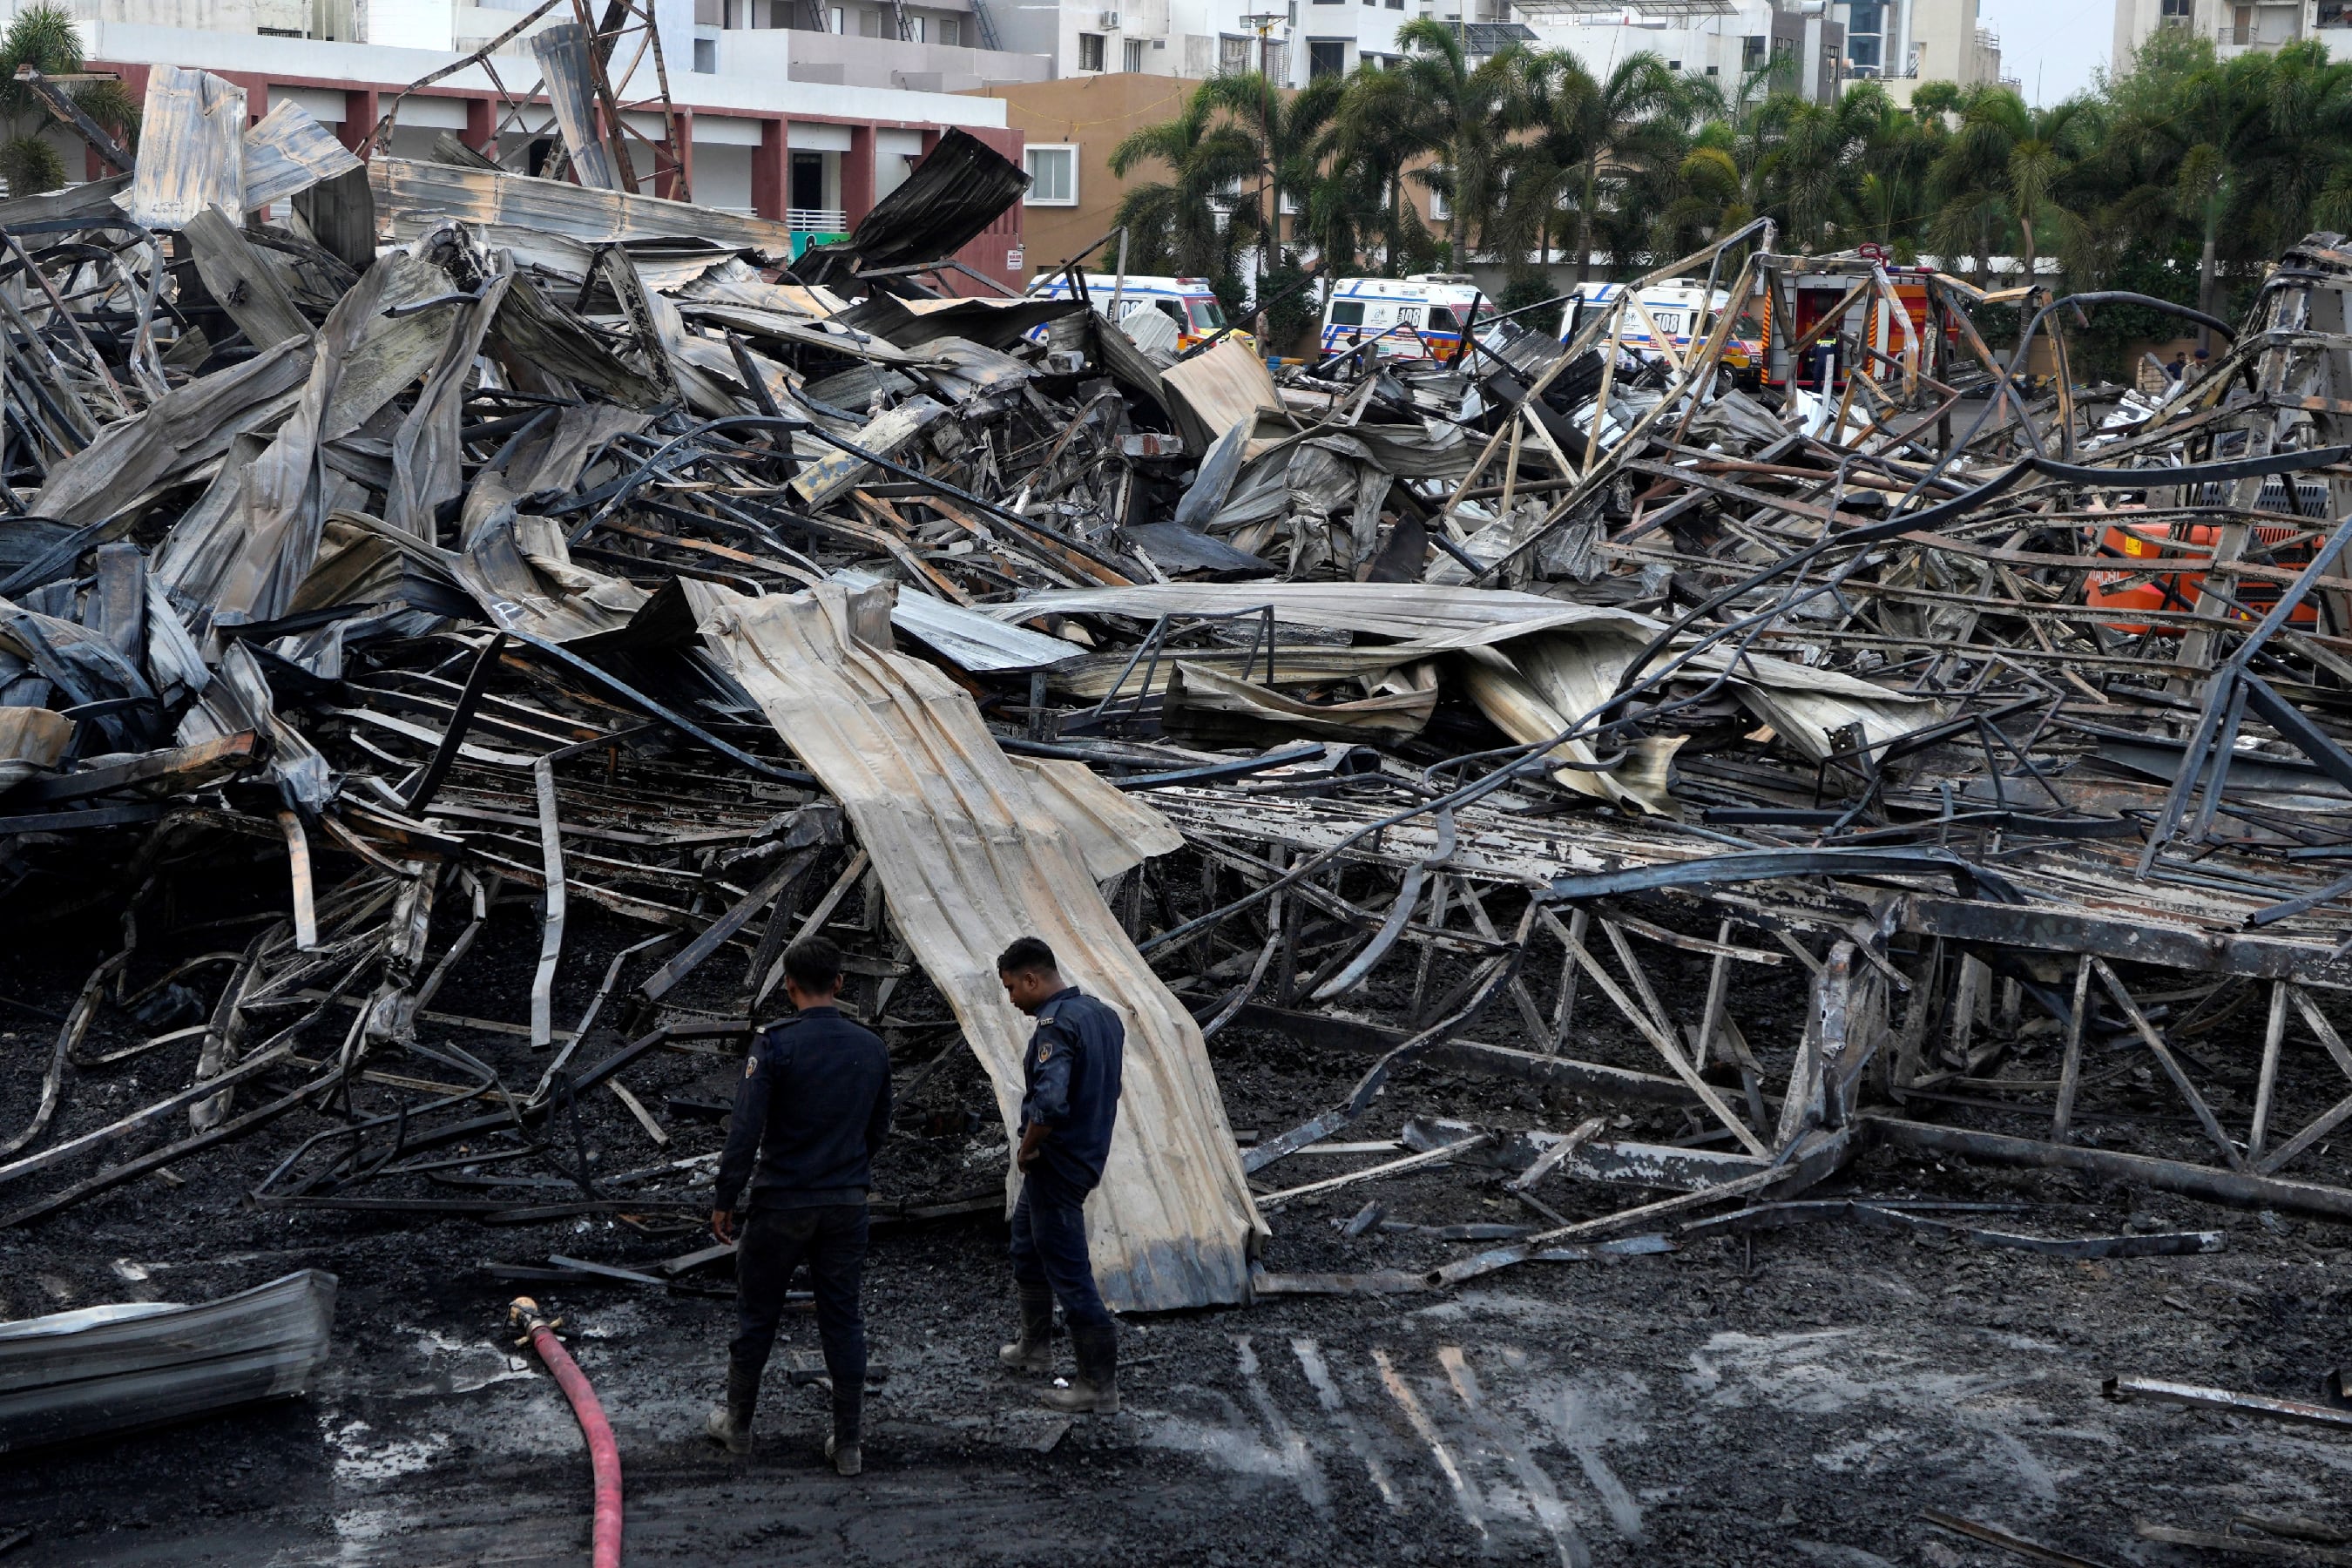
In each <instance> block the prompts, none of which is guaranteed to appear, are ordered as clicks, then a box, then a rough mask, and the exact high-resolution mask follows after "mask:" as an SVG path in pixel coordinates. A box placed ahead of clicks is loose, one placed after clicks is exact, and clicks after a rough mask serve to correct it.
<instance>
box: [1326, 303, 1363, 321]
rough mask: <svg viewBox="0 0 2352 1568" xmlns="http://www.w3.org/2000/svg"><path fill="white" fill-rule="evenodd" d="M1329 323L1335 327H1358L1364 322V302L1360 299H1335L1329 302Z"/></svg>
mask: <svg viewBox="0 0 2352 1568" xmlns="http://www.w3.org/2000/svg"><path fill="white" fill-rule="evenodd" d="M1331 324H1332V325H1333V326H1335V327H1360V326H1362V325H1363V324H1364V302H1363V301H1362V300H1333V301H1332V303H1331Z"/></svg>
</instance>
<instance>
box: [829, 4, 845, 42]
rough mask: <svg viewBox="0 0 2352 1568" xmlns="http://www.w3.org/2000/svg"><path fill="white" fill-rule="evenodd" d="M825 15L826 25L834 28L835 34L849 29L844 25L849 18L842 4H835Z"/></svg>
mask: <svg viewBox="0 0 2352 1568" xmlns="http://www.w3.org/2000/svg"><path fill="white" fill-rule="evenodd" d="M824 16H825V22H826V25H827V26H829V27H831V28H832V30H833V31H834V33H835V34H836V35H838V34H841V33H845V32H847V31H848V30H849V29H848V28H847V27H845V26H843V25H842V24H843V23H844V22H845V21H846V20H847V19H848V18H847V16H846V15H845V13H844V12H843V10H842V8H841V7H840V6H838V5H835V6H834V7H833V8H832V9H831V10H829V11H827V12H826V13H825V14H824Z"/></svg>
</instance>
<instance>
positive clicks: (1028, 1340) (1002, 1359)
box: [996, 1285, 1054, 1373]
mask: <svg viewBox="0 0 2352 1568" xmlns="http://www.w3.org/2000/svg"><path fill="white" fill-rule="evenodd" d="M996 1359H997V1362H998V1363H999V1364H1001V1365H1002V1366H1003V1367H1004V1369H1005V1370H1006V1371H1008V1372H1034V1373H1049V1372H1052V1371H1053V1370H1054V1292H1053V1291H1052V1290H1050V1289H1046V1288H1045V1287H1044V1286H1029V1285H1024V1286H1022V1287H1021V1337H1020V1338H1019V1339H1017V1340H1015V1341H1013V1342H1012V1343H1011V1344H1009V1345H1006V1346H1005V1347H1004V1348H1003V1350H1000V1351H998V1352H996Z"/></svg>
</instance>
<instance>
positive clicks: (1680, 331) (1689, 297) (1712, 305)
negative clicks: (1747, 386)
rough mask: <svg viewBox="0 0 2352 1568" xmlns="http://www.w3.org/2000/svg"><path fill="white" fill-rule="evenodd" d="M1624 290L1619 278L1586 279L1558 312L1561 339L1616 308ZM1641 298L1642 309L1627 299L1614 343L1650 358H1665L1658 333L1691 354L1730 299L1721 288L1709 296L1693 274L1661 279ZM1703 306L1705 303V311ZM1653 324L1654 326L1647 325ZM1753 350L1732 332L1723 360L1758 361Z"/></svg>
mask: <svg viewBox="0 0 2352 1568" xmlns="http://www.w3.org/2000/svg"><path fill="white" fill-rule="evenodd" d="M1624 292H1625V285H1624V284H1622V283H1587V284H1584V285H1582V286H1581V287H1580V288H1579V289H1577V291H1576V295H1575V297H1574V298H1572V299H1570V300H1569V302H1568V309H1567V310H1563V311H1562V312H1561V313H1560V320H1559V341H1560V342H1570V340H1572V339H1573V338H1574V337H1575V336H1576V334H1577V332H1578V331H1579V330H1580V329H1581V328H1583V327H1585V326H1588V325H1590V324H1591V322H1592V321H1595V320H1597V319H1599V318H1601V317H1604V316H1608V315H1611V314H1612V313H1613V312H1615V311H1616V310H1617V309H1618V306H1619V301H1620V300H1621V298H1622V296H1623V294H1624ZM1640 299H1641V309H1640V310H1635V309H1634V308H1633V305H1632V304H1631V303H1628V304H1626V305H1625V306H1624V311H1625V315H1624V320H1623V321H1622V322H1620V323H1619V326H1618V331H1617V342H1619V343H1620V344H1621V345H1622V346H1623V347H1625V348H1629V349H1632V350H1633V351H1634V352H1635V353H1640V354H1644V355H1647V356H1649V357H1651V358H1653V359H1662V358H1664V357H1665V356H1664V353H1663V351H1661V350H1660V348H1659V347H1658V339H1659V338H1660V337H1661V336H1664V338H1666V339H1667V340H1668V341H1669V342H1672V343H1673V344H1674V347H1675V353H1677V354H1687V353H1690V351H1691V348H1692V346H1693V344H1695V343H1703V342H1706V334H1707V333H1709V332H1711V331H1714V330H1715V323H1716V321H1717V319H1718V318H1719V317H1720V316H1721V314H1722V312H1723V311H1724V310H1727V309H1728V308H1729V306H1730V304H1731V296H1730V295H1729V294H1728V293H1727V292H1725V291H1724V290H1723V289H1716V290H1715V294H1714V299H1713V300H1712V301H1710V300H1708V297H1707V288H1706V282H1705V281H1704V280H1703V279H1696V278H1669V279H1666V280H1665V281H1664V283H1654V284H1652V285H1651V286H1650V287H1649V288H1647V289H1643V290H1642V292H1641V296H1640ZM1702 306H1705V307H1706V309H1705V310H1702V309H1701V307H1702ZM1645 312H1646V314H1647V319H1646V320H1644V319H1643V318H1644V313H1645ZM1653 324H1655V327H1656V331H1652V330H1651V328H1652V326H1653ZM1757 352H1758V344H1757V343H1756V342H1755V341H1754V340H1753V339H1751V338H1746V337H1738V336H1735V337H1734V338H1733V339H1732V340H1731V342H1728V343H1727V344H1726V345H1725V347H1724V355H1723V359H1724V363H1726V364H1727V365H1729V366H1731V367H1732V368H1733V369H1734V370H1744V369H1746V368H1747V367H1748V366H1749V365H1751V364H1753V363H1756V357H1757Z"/></svg>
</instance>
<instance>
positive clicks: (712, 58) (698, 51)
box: [694, 38, 719, 76]
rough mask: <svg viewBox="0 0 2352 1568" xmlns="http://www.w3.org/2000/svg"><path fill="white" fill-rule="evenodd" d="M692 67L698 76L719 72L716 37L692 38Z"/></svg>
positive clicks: (714, 74)
mask: <svg viewBox="0 0 2352 1568" xmlns="http://www.w3.org/2000/svg"><path fill="white" fill-rule="evenodd" d="M694 69H695V73H696V74H697V75H698V76H717V75H718V74H719V40H718V39H716V38H697V39H695V40H694Z"/></svg>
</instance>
